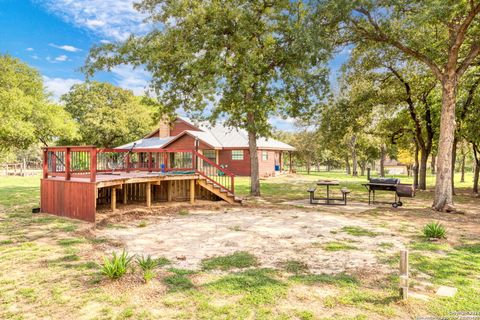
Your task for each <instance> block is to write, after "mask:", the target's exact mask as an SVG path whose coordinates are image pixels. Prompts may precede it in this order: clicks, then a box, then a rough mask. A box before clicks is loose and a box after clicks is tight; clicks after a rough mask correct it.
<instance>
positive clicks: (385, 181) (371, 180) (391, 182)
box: [370, 178, 400, 184]
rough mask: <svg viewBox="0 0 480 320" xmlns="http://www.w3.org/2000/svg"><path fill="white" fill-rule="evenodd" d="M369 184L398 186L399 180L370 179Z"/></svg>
mask: <svg viewBox="0 0 480 320" xmlns="http://www.w3.org/2000/svg"><path fill="white" fill-rule="evenodd" d="M370 183H385V184H399V183H400V179H397V178H371V179H370Z"/></svg>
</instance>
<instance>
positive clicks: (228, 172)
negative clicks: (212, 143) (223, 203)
mask: <svg viewBox="0 0 480 320" xmlns="http://www.w3.org/2000/svg"><path fill="white" fill-rule="evenodd" d="M193 153H194V154H195V156H196V157H198V158H200V159H202V160H203V161H205V162H206V163H208V164H210V165H211V166H213V167H214V168H216V169H217V170H219V171H221V172H223V173H224V174H225V175H227V176H229V177H230V184H231V187H230V188H227V187H226V186H224V185H222V184H221V183H219V182H218V181H215V180H213V179H211V178H210V177H208V176H207V175H206V174H204V173H203V172H202V171H200V170H199V169H198V168H195V171H196V172H197V173H198V174H200V175H201V176H203V177H205V178H206V179H208V180H210V181H212V182H213V183H215V184H217V185H218V186H220V187H222V188H224V189H226V190H227V191H230V192H231V193H232V194H234V191H235V187H234V181H235V180H234V178H235V175H234V174H233V173H232V172H230V171H229V170H227V169H225V168H222V167H221V166H220V165H218V164H216V163H215V162H213V161H211V160H210V159H208V158H207V157H205V156H204V155H202V154H200V153H198V152H197V151H195V150H193Z"/></svg>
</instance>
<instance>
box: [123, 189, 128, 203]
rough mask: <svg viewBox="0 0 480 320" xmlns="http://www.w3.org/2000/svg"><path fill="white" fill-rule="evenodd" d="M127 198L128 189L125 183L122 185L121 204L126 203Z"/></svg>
mask: <svg viewBox="0 0 480 320" xmlns="http://www.w3.org/2000/svg"><path fill="white" fill-rule="evenodd" d="M127 200H128V191H127V185H126V184H124V185H123V204H127Z"/></svg>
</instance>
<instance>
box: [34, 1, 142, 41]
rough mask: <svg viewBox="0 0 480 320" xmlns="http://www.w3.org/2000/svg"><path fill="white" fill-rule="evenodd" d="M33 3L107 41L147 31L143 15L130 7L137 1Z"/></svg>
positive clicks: (122, 38)
mask: <svg viewBox="0 0 480 320" xmlns="http://www.w3.org/2000/svg"><path fill="white" fill-rule="evenodd" d="M35 1H37V2H38V3H40V4H41V5H43V6H44V7H45V8H47V10H48V11H50V12H52V13H54V14H56V15H58V16H60V17H62V18H63V19H64V20H65V21H67V22H69V23H72V24H74V25H76V26H77V27H80V28H84V29H88V30H90V31H92V32H95V33H97V34H99V35H101V36H103V37H105V38H107V39H113V40H125V39H126V38H127V37H128V36H129V35H130V34H131V33H136V34H138V33H143V32H146V31H148V29H149V27H148V25H147V24H145V23H144V22H143V20H144V18H145V15H143V14H141V13H139V12H138V11H136V10H135V9H134V8H133V3H134V2H135V1H136V0H43V1H41V0H35Z"/></svg>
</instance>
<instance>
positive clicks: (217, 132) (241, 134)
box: [118, 117, 295, 151]
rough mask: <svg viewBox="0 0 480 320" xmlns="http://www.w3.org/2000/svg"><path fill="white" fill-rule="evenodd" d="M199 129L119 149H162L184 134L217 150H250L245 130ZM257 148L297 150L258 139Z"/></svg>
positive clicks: (201, 125)
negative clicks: (133, 147)
mask: <svg viewBox="0 0 480 320" xmlns="http://www.w3.org/2000/svg"><path fill="white" fill-rule="evenodd" d="M181 119H182V120H184V121H186V122H188V123H190V124H192V125H195V124H193V122H192V121H190V120H189V119H186V118H183V117H182V118H181ZM195 126H196V127H198V128H199V129H201V130H203V131H194V130H186V131H184V132H182V133H180V134H179V135H177V136H174V137H167V138H161V139H160V138H157V137H154V138H145V139H140V140H137V141H134V142H131V143H129V144H126V145H123V146H120V147H118V148H122V149H130V148H131V147H132V145H133V143H137V144H136V145H135V149H142V148H162V147H163V146H164V145H166V144H168V143H169V142H171V141H172V140H176V139H178V138H180V136H182V135H184V134H189V135H191V136H193V137H195V138H198V139H199V140H201V141H203V142H205V143H207V144H208V145H210V146H212V147H213V148H215V149H223V148H241V149H244V148H248V134H247V132H246V131H245V130H241V129H235V128H228V127H225V126H223V125H221V124H217V125H215V126H211V125H209V124H208V123H205V122H204V123H200V124H197V125H195ZM257 148H258V149H272V150H283V151H294V150H295V148H294V147H292V146H291V145H289V144H286V143H283V142H281V141H278V140H275V139H272V138H268V139H267V138H259V139H257Z"/></svg>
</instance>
